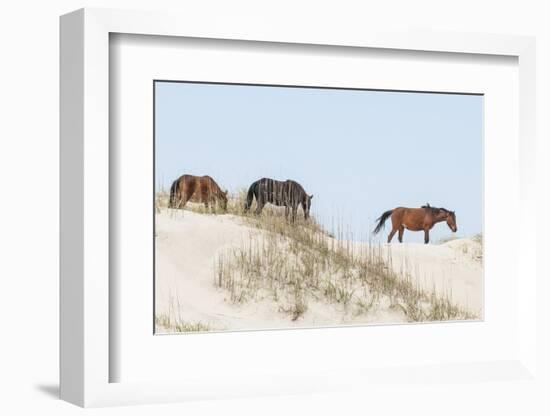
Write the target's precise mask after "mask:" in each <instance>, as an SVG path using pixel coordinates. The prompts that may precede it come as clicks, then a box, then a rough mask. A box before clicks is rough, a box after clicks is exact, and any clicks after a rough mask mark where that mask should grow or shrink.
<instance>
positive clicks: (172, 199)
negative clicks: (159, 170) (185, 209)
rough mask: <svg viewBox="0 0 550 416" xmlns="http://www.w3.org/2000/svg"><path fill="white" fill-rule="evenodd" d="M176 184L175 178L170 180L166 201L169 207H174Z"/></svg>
mask: <svg viewBox="0 0 550 416" xmlns="http://www.w3.org/2000/svg"><path fill="white" fill-rule="evenodd" d="M177 186H178V181H177V180H175V181H174V182H172V186H171V187H170V200H169V202H168V207H169V208H176V189H177Z"/></svg>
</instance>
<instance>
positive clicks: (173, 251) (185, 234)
mask: <svg viewBox="0 0 550 416" xmlns="http://www.w3.org/2000/svg"><path fill="white" fill-rule="evenodd" d="M156 233H157V235H156V285H155V287H156V303H155V305H156V313H157V316H159V315H161V314H164V315H170V316H172V317H175V318H178V319H180V320H182V321H185V322H189V323H197V322H200V323H203V324H207V325H208V326H209V327H210V328H212V329H219V330H236V329H266V328H281V327H286V328H288V327H307V326H331V325H341V324H358V323H389V322H404V321H406V317H405V316H404V314H403V313H402V312H401V311H398V310H394V309H390V308H384V307H379V308H378V309H377V310H375V311H370V312H369V313H368V314H366V315H365V314H363V315H360V316H353V315H351V316H350V315H349V314H347V315H346V317H345V318H344V317H343V316H344V314H342V311H341V309H340V307H339V306H338V305H331V304H326V303H321V302H320V301H312V300H309V301H308V309H307V312H306V313H305V314H304V315H303V316H302V317H300V318H299V319H298V320H296V321H292V320H291V318H290V316H289V315H288V313H283V312H281V311H280V310H279V306H278V305H277V304H276V303H275V302H273V301H269V300H263V301H259V302H249V303H246V304H241V305H235V304H233V303H232V302H230V300H229V299H228V292H227V291H225V290H224V289H219V288H217V287H216V286H215V281H214V279H215V265H214V262H215V259H216V255H217V254H218V253H220V252H223V251H224V250H226V249H227V248H229V247H231V246H242V245H243V244H245V242H247V241H250V236H251V235H252V236H254V238H256V239H257V238H262V233H263V231H259V230H255V229H252V228H250V227H248V226H246V225H245V224H244V223H243V221H242V219H241V218H239V217H235V216H232V215H205V214H197V213H194V212H191V211H174V210H167V209H163V210H162V212H161V213H160V214H157V216H156ZM477 246H478V245H477ZM475 248H476V243H473V242H472V241H470V240H455V241H452V242H450V243H446V244H443V245H432V244H430V245H426V246H425V245H420V244H398V243H396V244H392V245H390V246H388V245H382V246H381V249H382V250H383V251H384V252H385V253H386V255H387V254H388V253H391V257H392V264H393V268H394V269H395V270H396V271H398V272H401V271H404V270H407V271H409V274H410V278H411V280H412V281H414V282H416V283H417V284H418V285H420V287H422V288H425V289H428V290H433V289H435V290H436V291H437V292H438V293H444V294H452V299H453V302H454V303H457V304H459V305H461V306H464V307H468V308H469V309H470V310H472V311H473V312H479V311H481V307H482V265H481V262H480V261H479V259H477V258H475V257H476V256H477V255H478V254H479V253H477V254H476V253H475ZM157 329H159V330H160V331H162V330H163V328H157Z"/></svg>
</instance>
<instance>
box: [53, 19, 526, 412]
mask: <svg viewBox="0 0 550 416" xmlns="http://www.w3.org/2000/svg"><path fill="white" fill-rule="evenodd" d="M112 33H124V34H138V35H157V36H172V37H191V38H206V39H226V40H246V41H256V42H280V43H282V44H289V43H290V44H305V45H331V46H334V47H342V48H345V47H357V48H382V49H397V50H410V51H431V52H440V53H461V54H488V55H505V56H511V57H517V59H518V66H519V137H520V142H519V143H520V148H519V154H518V155H519V157H518V163H519V165H520V169H519V172H520V177H519V178H518V181H519V184H520V190H519V201H517V202H518V203H519V209H520V212H522V213H525V212H534V211H535V209H536V199H535V195H534V194H535V188H534V185H533V184H534V183H535V163H534V162H535V139H536V137H535V127H534V126H535V120H534V115H535V76H534V75H535V41H534V39H533V38H530V37H518V36H508V35H486V34H465V33H437V34H435V33H427V32H426V33H421V32H418V33H411V32H403V33H399V32H395V31H386V32H380V31H376V30H363V29H361V30H360V31H354V30H350V31H349V32H345V33H342V32H339V33H331V32H329V31H325V30H319V31H308V32H307V34H306V33H304V32H303V31H301V30H299V29H297V28H294V29H293V28H288V27H286V28H284V29H283V28H280V27H277V26H276V25H273V24H270V23H269V22H265V21H258V20H255V19H247V18H245V17H243V19H242V21H239V22H235V21H226V20H220V21H215V19H213V21H212V22H209V24H205V23H204V22H198V21H195V20H194V19H193V17H192V16H186V15H174V14H167V13H150V12H134V11H118V10H106V9H82V10H78V11H76V12H73V13H70V14H68V15H65V16H63V17H62V18H61V129H60V130H61V157H60V159H61V203H60V205H61V232H60V238H61V278H60V279H61V280H60V286H61V307H60V309H61V313H60V316H61V339H60V349H61V351H60V360H61V369H60V373H61V389H60V393H61V398H62V399H64V400H67V401H69V402H72V403H75V404H78V405H80V406H105V405H116V404H137V403H154V402H165V401H180V400H189V399H193V398H209V397H212V398H214V397H236V396H249V395H259V394H278V393H300V392H322V391H327V390H338V389H341V388H342V387H345V386H346V385H350V384H351V383H365V384H368V383H377V382H379V381H380V380H384V379H388V377H390V374H391V377H393V378H395V377H397V379H398V380H402V381H403V380H407V377H408V376H407V371H406V370H404V371H402V372H399V371H398V370H396V369H395V368H393V369H391V368H380V369H376V370H375V369H373V368H372V367H369V370H370V371H369V372H368V374H367V373H364V372H362V371H354V370H350V369H349V368H347V369H346V368H336V369H332V370H330V371H329V372H327V371H328V370H327V369H322V372H323V374H325V375H328V374H330V376H326V377H319V375H320V374H319V373H317V372H314V371H312V372H307V373H298V374H296V373H292V372H288V371H282V372H281V373H280V374H277V375H274V374H266V375H264V377H258V378H255V379H248V380H246V379H237V380H235V378H234V377H233V376H232V375H231V374H220V375H219V377H218V378H217V379H216V381H212V379H209V378H207V377H202V378H201V377H199V376H197V375H195V376H193V377H189V378H187V379H185V378H184V379H183V380H178V381H158V380H157V381H147V382H116V383H115V382H110V381H111V376H110V366H111V365H112V363H113V362H114V361H115V360H118V359H120V357H117V356H116V354H114V353H113V350H111V349H110V337H111V335H112V334H110V333H109V322H110V313H109V308H110V307H111V308H112V307H113V305H110V302H112V299H110V297H109V291H110V285H109V274H110V265H111V263H110V259H109V227H110V221H111V220H112V219H111V218H110V216H109V201H110V196H109V184H110V176H109V175H110V173H109V172H110V169H112V168H113V167H112V166H110V163H112V161H110V159H109V91H110V90H109V88H110V87H109V35H110V34H112ZM521 218H522V219H521V225H520V231H519V233H518V239H519V240H518V242H517V245H516V247H515V250H517V258H518V270H521V271H522V273H521V277H522V278H521V280H520V281H519V286H518V293H517V311H518V314H517V342H518V345H517V349H515V350H514V351H515V352H516V353H515V354H510V356H509V357H507V359H505V360H502V359H500V360H499V361H494V362H492V361H482V362H472V363H461V364H457V363H444V364H441V365H440V366H435V367H434V366H433V365H431V366H425V368H422V366H421V363H418V364H419V365H420V367H419V370H418V372H417V373H416V377H418V378H419V379H420V380H429V379H433V375H434V372H437V373H438V374H440V376H441V377H443V378H445V377H447V378H449V379H453V378H457V377H459V378H462V379H468V380H469V381H471V382H476V381H480V379H484V378H486V377H488V374H489V375H490V377H494V378H495V379H498V378H499V377H503V378H504V379H507V380H509V379H512V380H514V379H517V380H521V379H523V378H525V377H532V376H534V375H535V370H536V361H535V358H536V356H535V348H536V304H535V302H534V299H535V288H536V277H537V275H536V269H535V250H533V244H534V243H532V242H533V241H535V227H534V223H535V221H536V219H535V217H534V216H533V215H529V216H527V215H522V216H521ZM409 331H410V329H409ZM301 336H310V337H311V336H314V334H313V333H310V334H309V335H308V334H304V335H301ZM359 370H360V369H359ZM480 371H481V372H482V373H483V377H481V378H480V377H479V374H478V373H479V372H480ZM476 372H477V373H476ZM476 374H478V375H477V376H476ZM350 376H351V378H350ZM344 380H346V381H344ZM351 380H353V381H351Z"/></svg>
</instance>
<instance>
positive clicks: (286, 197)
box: [244, 178, 313, 222]
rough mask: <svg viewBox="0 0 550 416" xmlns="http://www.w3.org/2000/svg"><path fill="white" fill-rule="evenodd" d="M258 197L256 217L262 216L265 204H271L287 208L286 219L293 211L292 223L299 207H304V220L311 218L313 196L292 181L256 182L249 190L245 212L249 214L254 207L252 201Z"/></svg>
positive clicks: (263, 180)
mask: <svg viewBox="0 0 550 416" xmlns="http://www.w3.org/2000/svg"><path fill="white" fill-rule="evenodd" d="M254 197H256V212H255V213H256V215H260V213H261V212H262V209H263V207H264V205H265V204H267V203H270V204H273V205H277V206H284V207H285V217H286V218H288V214H289V212H290V210H292V216H291V219H292V222H294V221H295V220H296V213H297V212H298V205H302V209H303V211H304V218H305V219H306V220H307V219H308V218H309V210H310V208H311V199H312V198H313V195H308V194H307V193H306V191H305V190H304V188H303V187H302V185H300V184H299V183H298V182H295V181H292V180H290V179H288V180H286V181H284V182H283V181H276V180H275V179H270V178H262V179H259V180H257V181H256V182H254V183H253V184H252V185H250V188H248V194H247V195H246V203H245V206H244V212H248V211H249V210H250V207H251V206H252V200H253V199H254Z"/></svg>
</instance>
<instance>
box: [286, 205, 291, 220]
mask: <svg viewBox="0 0 550 416" xmlns="http://www.w3.org/2000/svg"><path fill="white" fill-rule="evenodd" d="M289 213H290V208H289V207H288V205H285V218H286V219H287V220H288V214H289Z"/></svg>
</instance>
